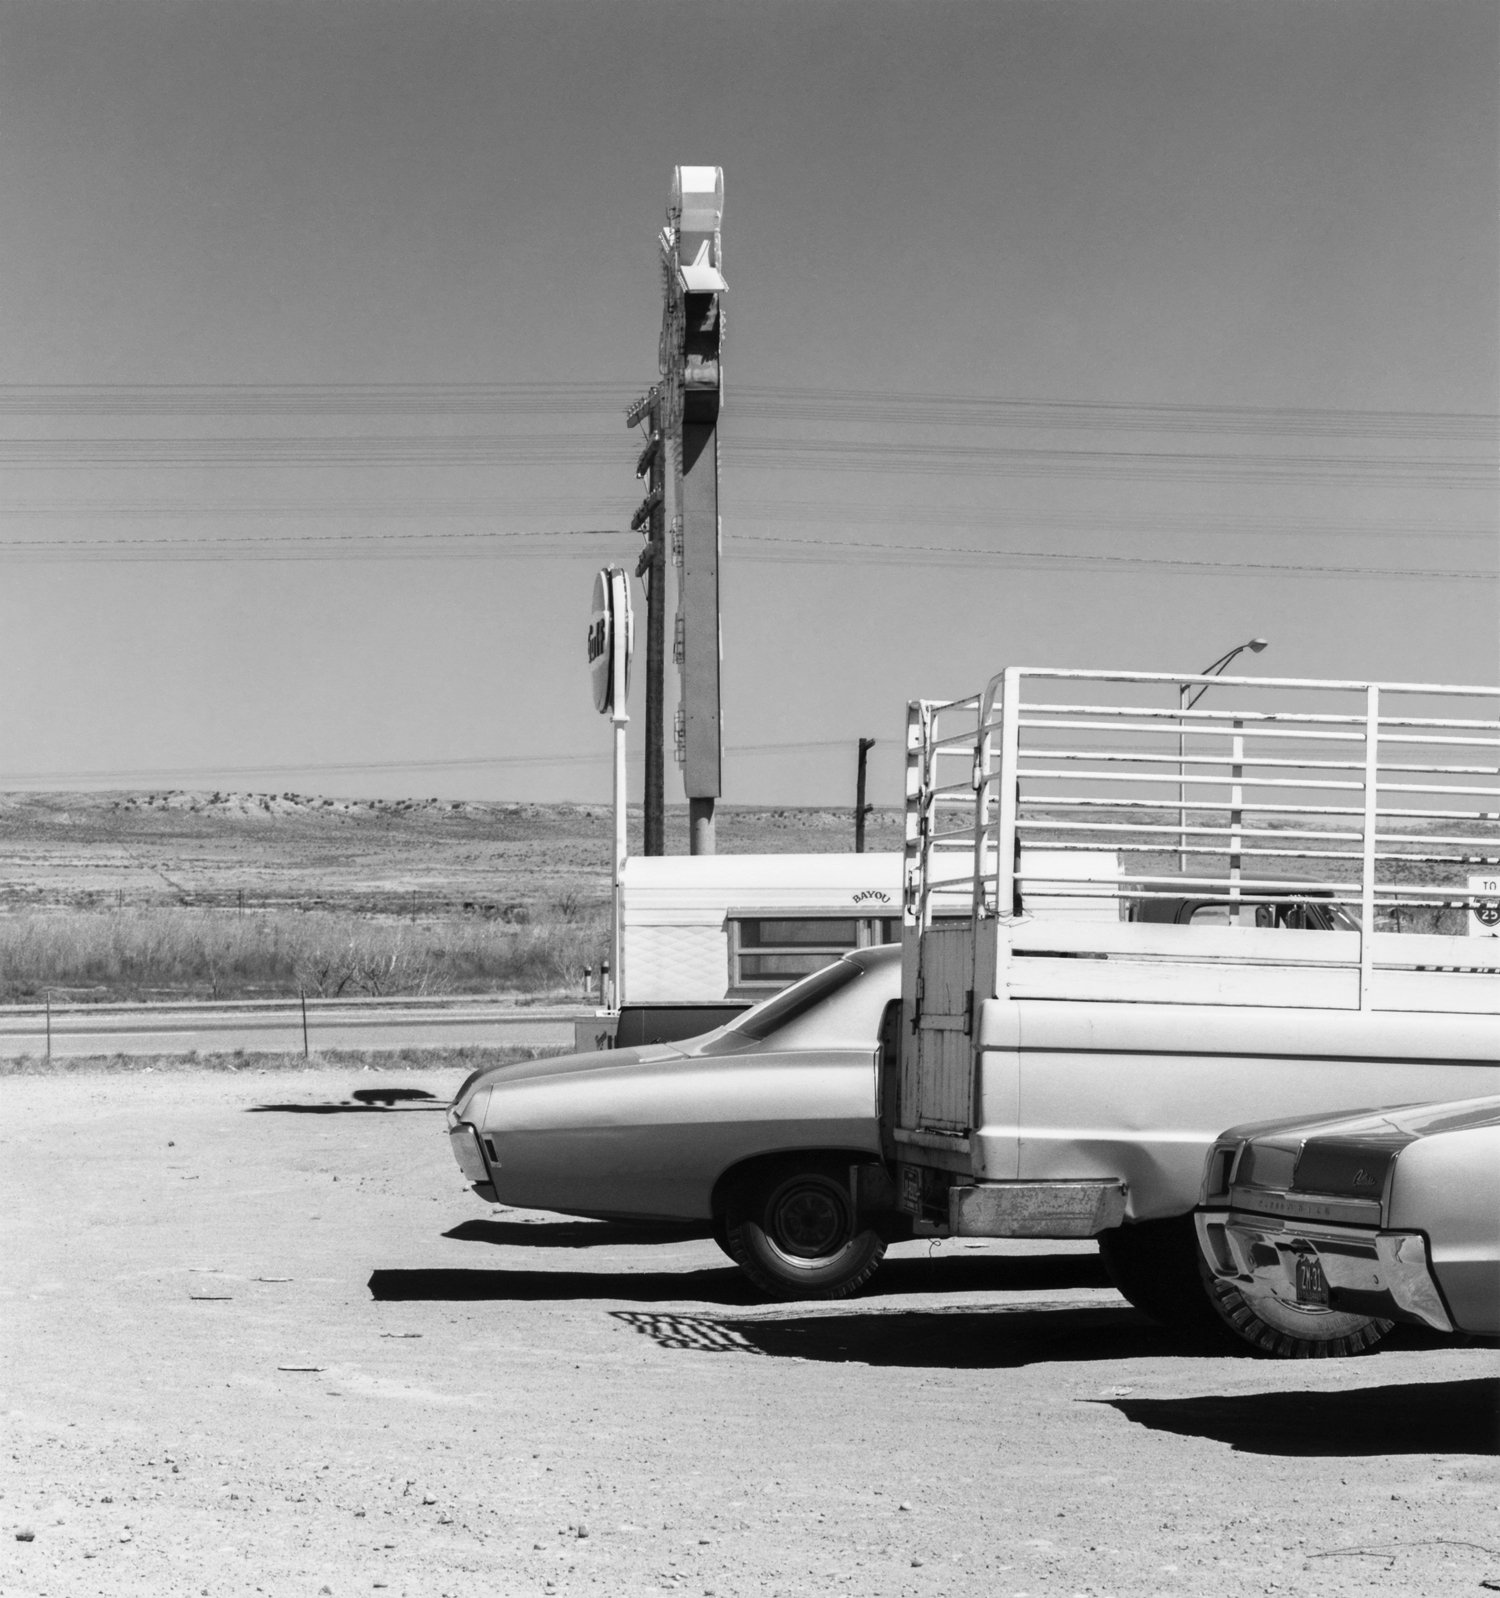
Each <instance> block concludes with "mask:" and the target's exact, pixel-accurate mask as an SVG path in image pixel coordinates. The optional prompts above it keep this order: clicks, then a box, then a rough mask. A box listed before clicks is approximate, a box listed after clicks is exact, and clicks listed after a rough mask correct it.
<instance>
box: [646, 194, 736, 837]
mask: <svg viewBox="0 0 1500 1598" xmlns="http://www.w3.org/2000/svg"><path fill="white" fill-rule="evenodd" d="M723 215H724V173H723V170H722V168H720V167H716V166H680V167H678V168H677V170H676V172H675V174H674V175H673V179H672V198H671V203H670V205H669V207H668V212H667V226H666V227H665V228H664V229H663V230H662V235H661V246H662V255H663V265H664V268H665V271H664V274H663V276H664V280H665V281H664V289H665V299H666V304H665V308H664V312H663V317H662V340H661V370H662V377H663V379H664V383H663V386H664V389H665V396H664V397H665V401H666V403H665V406H664V411H665V415H664V418H663V420H664V423H665V426H664V429H663V431H664V434H665V437H666V438H667V439H668V440H669V442H670V445H671V464H672V475H673V478H674V482H673V487H674V489H675V490H676V492H675V494H674V496H673V500H674V509H675V511H676V514H675V516H674V518H673V525H672V534H673V546H674V548H673V556H674V558H677V557H678V551H679V550H680V559H681V567H682V575H681V579H680V581H679V583H678V611H677V625H676V637H675V640H674V649H673V653H674V655H675V656H676V659H677V662H678V664H679V666H680V667H681V672H682V679H681V682H682V702H681V710H680V712H679V715H680V723H679V731H678V738H677V749H678V758H679V759H680V761H681V762H682V779H683V788H684V789H685V791H686V793H687V798H688V827H689V848H690V850H691V852H692V853H693V854H712V853H713V852H714V801H715V800H716V799H717V798H718V797H719V795H720V794H721V793H722V792H723V748H722V732H721V726H720V691H719V676H720V665H721V654H722V651H721V647H720V627H719V407H720V403H721V400H722V398H723V378H722V370H721V364H720V362H721V355H722V350H723V338H724V307H723V295H724V291H725V290H726V288H727V287H728V285H727V284H726V283H725V281H724V275H723V256H722V248H721V240H720V236H719V229H720V223H721V222H722V220H723Z"/></svg>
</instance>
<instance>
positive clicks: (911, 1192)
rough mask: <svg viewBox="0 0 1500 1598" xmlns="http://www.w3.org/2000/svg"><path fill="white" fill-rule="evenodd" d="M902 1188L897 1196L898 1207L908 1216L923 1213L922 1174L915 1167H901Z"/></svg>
mask: <svg viewBox="0 0 1500 1598" xmlns="http://www.w3.org/2000/svg"><path fill="white" fill-rule="evenodd" d="M899 1170H900V1174H901V1186H900V1189H899V1191H898V1193H897V1196H896V1207H897V1208H898V1209H900V1210H904V1211H905V1212H906V1214H908V1215H920V1214H921V1213H922V1173H921V1171H919V1170H918V1169H917V1167H916V1166H915V1165H903V1166H900V1167H899Z"/></svg>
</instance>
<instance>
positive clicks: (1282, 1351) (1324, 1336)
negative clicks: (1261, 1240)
mask: <svg viewBox="0 0 1500 1598" xmlns="http://www.w3.org/2000/svg"><path fill="white" fill-rule="evenodd" d="M1203 1272H1204V1278H1205V1279H1204V1286H1205V1287H1206V1288H1207V1289H1208V1293H1209V1297H1210V1299H1211V1300H1212V1303H1213V1307H1214V1309H1215V1310H1216V1311H1217V1312H1218V1315H1219V1318H1220V1320H1221V1321H1222V1322H1223V1324H1224V1325H1225V1326H1227V1327H1228V1328H1229V1330H1230V1331H1231V1332H1233V1333H1234V1334H1235V1336H1236V1337H1241V1338H1243V1339H1244V1340H1245V1341H1246V1342H1247V1343H1249V1344H1250V1345H1251V1347H1252V1348H1258V1349H1259V1350H1260V1351H1261V1353H1263V1354H1275V1355H1277V1356H1279V1357H1280V1358H1282V1359H1336V1358H1339V1357H1340V1356H1343V1355H1348V1354H1363V1353H1364V1352H1365V1351H1366V1350H1367V1349H1371V1348H1374V1346H1375V1345H1376V1344H1377V1343H1378V1342H1380V1341H1381V1339H1382V1338H1384V1337H1385V1335H1386V1334H1387V1333H1388V1332H1389V1331H1390V1330H1391V1329H1392V1327H1394V1326H1395V1324H1396V1323H1395V1322H1394V1321H1388V1320H1382V1319H1380V1318H1379V1317H1378V1316H1375V1315H1352V1314H1350V1313H1349V1312H1348V1311H1347V1310H1337V1309H1299V1308H1298V1307H1297V1306H1296V1305H1295V1304H1283V1303H1281V1302H1279V1301H1278V1300H1275V1299H1270V1300H1266V1299H1258V1300H1256V1302H1255V1303H1254V1304H1252V1303H1251V1302H1250V1300H1249V1299H1247V1298H1246V1297H1245V1295H1244V1294H1243V1293H1241V1292H1240V1290H1239V1288H1237V1287H1236V1286H1235V1285H1234V1283H1233V1282H1226V1281H1223V1280H1222V1279H1221V1278H1218V1277H1215V1276H1214V1275H1213V1274H1212V1273H1211V1272H1210V1271H1209V1269H1208V1267H1207V1266H1206V1265H1205V1266H1204V1267H1203Z"/></svg>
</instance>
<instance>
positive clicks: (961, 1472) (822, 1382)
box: [0, 1068, 1500, 1598]
mask: <svg viewBox="0 0 1500 1598" xmlns="http://www.w3.org/2000/svg"><path fill="white" fill-rule="evenodd" d="M459 1074H460V1073H459V1072H457V1071H439V1072H426V1073H423V1072H417V1071H413V1070H405V1069H397V1068H387V1069H381V1068H376V1069H367V1070H364V1071H351V1070H348V1069H345V1070H340V1071H327V1070H325V1071H309V1072H302V1073H292V1074H287V1073H276V1074H268V1075H260V1074H249V1073H240V1074H237V1075H228V1076H226V1075H223V1074H208V1073H203V1074H192V1073H185V1074H171V1075H166V1074H161V1075H158V1074H144V1075H137V1076H129V1077H122V1076H105V1075H99V1076H69V1077H66V1078H55V1079H49V1078H28V1077H19V1078H10V1079H7V1080H5V1081H3V1082H0V1112H3V1113H0V1180H3V1182H4V1200H5V1202H4V1215H5V1238H4V1241H5V1250H4V1257H5V1260H6V1265H7V1268H6V1270H5V1273H4V1279H3V1291H4V1295H5V1298H4V1310H3V1323H4V1370H3V1379H4V1395H3V1401H0V1410H3V1411H4V1413H5V1417H6V1447H5V1449H4V1451H3V1456H0V1466H3V1468H0V1488H3V1497H0V1593H4V1594H7V1595H9V1594H16V1595H21V1594H25V1595H32V1594H48V1595H57V1598H82V1595H89V1594H99V1595H105V1598H116V1595H134V1594H142V1595H152V1598H157V1595H161V1598H167V1595H178V1594H183V1595H188V1594H191V1595H195V1598H196V1595H207V1598H220V1595H229V1594H249V1593H266V1594H275V1595H278V1598H280V1595H287V1598H291V1595H303V1594H306V1595H309V1598H312V1595H319V1594H337V1595H345V1594H356V1593H358V1594H369V1593H374V1592H385V1593H389V1594H391V1595H397V1594H408V1595H411V1598H428V1595H432V1598H441V1595H449V1594H451V1595H454V1598H470V1595H476V1598H477V1595H480V1594H486V1595H492V1594H504V1595H510V1594H538V1595H541V1594H547V1593H556V1594H559V1595H566V1594H575V1593H601V1594H603V1593H607V1594H611V1595H615V1594H624V1595H629V1594H636V1593H661V1592H681V1593H689V1594H694V1595H698V1594H705V1595H706V1594H712V1595H714V1598H738V1595H741V1594H747V1595H748V1594H755V1595H760V1594H766V1595H774V1594H796V1595H803V1594H809V1595H810V1594H819V1595H821V1594H826V1593H837V1592H840V1591H848V1592H851V1593H861V1594H877V1595H881V1598H885V1595H890V1598H896V1595H907V1594H910V1595H913V1598H917V1595H927V1594H933V1595H940V1594H941V1595H948V1594H970V1593H973V1594H980V1593H983V1594H985V1595H987V1598H988V1595H993V1598H1010V1595H1012V1594H1029V1595H1035V1598H1042V1595H1047V1598H1050V1595H1053V1594H1062V1595H1071V1594H1090V1595H1107V1594H1118V1595H1136V1594H1181V1595H1199V1594H1205V1595H1206V1594H1214V1595H1218V1594H1234V1595H1238V1594H1250V1593H1287V1594H1293V1593H1295V1594H1298V1595H1302V1594H1319V1595H1321V1594H1328V1595H1342V1594H1349V1595H1353V1594H1366V1593H1379V1594H1395V1593H1412V1594H1423V1595H1438V1594H1449V1593H1464V1594H1472V1595H1474V1598H1481V1595H1482V1594H1483V1592H1484V1591H1485V1590H1487V1589H1488V1590H1495V1589H1500V1518H1497V1516H1496V1513H1495V1508H1496V1471H1495V1454H1496V1448H1497V1434H1500V1425H1497V1414H1500V1380H1497V1369H1500V1366H1497V1360H1496V1352H1495V1349H1494V1347H1493V1345H1487V1346H1486V1345H1478V1344H1472V1343H1468V1344H1459V1343H1453V1342H1449V1341H1445V1340H1441V1339H1437V1338H1427V1337H1422V1336H1419V1335H1417V1334H1411V1335H1409V1336H1403V1337H1402V1338H1401V1339H1400V1340H1399V1341H1398V1342H1397V1343H1395V1344H1390V1345H1387V1347H1386V1350H1385V1351H1383V1352H1380V1353H1377V1354H1375V1355H1373V1356H1370V1357H1367V1358H1363V1359H1355V1360H1347V1361H1323V1362H1317V1363H1312V1364H1307V1363H1300V1364H1299V1363H1275V1362H1270V1361H1265V1360H1260V1359H1256V1358H1252V1357H1244V1358H1236V1357H1232V1356H1230V1357H1226V1356H1223V1355H1220V1354H1217V1353H1214V1352H1211V1351H1208V1350H1205V1349H1203V1348H1200V1347H1195V1346H1194V1345H1192V1344H1190V1343H1188V1342H1186V1341H1184V1339H1183V1338H1181V1337H1180V1336H1177V1335H1175V1334H1174V1333H1172V1332H1169V1331H1166V1330H1163V1329H1161V1328H1159V1327H1155V1326H1153V1325H1151V1324H1150V1323H1149V1322H1148V1321H1146V1320H1145V1319H1144V1318H1142V1317H1141V1316H1139V1315H1137V1314H1136V1313H1135V1312H1134V1311H1132V1310H1130V1309H1129V1308H1128V1307H1127V1306H1126V1305H1125V1304H1124V1303H1123V1302H1122V1300H1120V1299H1119V1298H1118V1297H1117V1296H1116V1295H1115V1293H1114V1292H1113V1291H1112V1290H1111V1289H1110V1288H1109V1287H1108V1285H1107V1284H1106V1282H1105V1279H1104V1276H1103V1273H1102V1271H1101V1269H1100V1265H1099V1261H1098V1257H1097V1254H1096V1252H1095V1250H1094V1249H1093V1247H1092V1245H1087V1244H1075V1245H1069V1244H1051V1243H1044V1244H989V1243H986V1244H973V1243H958V1242H950V1243H945V1244H942V1245H938V1246H935V1247H929V1246H927V1245H919V1244H908V1245H905V1246H903V1247H902V1248H900V1249H897V1250H893V1251H892V1256H891V1258H890V1260H889V1261H888V1263H887V1265H886V1267H885V1268H884V1269H883V1270H882V1272H881V1273H880V1275H878V1276H877V1278H876V1279H875V1281H874V1283H873V1284H872V1287H873V1288H874V1289H875V1291H873V1292H872V1293H871V1294H870V1295H869V1296H866V1297H864V1298H861V1299H859V1300H857V1301H855V1302H853V1303H849V1304H842V1305H831V1306H830V1305H795V1306H785V1305H780V1306H766V1305H759V1304H756V1303H754V1302H753V1301H752V1299H751V1297H750V1295H749V1293H748V1292H747V1291H746V1290H745V1288H744V1287H743V1285H742V1283H741V1279H740V1277H739V1275H738V1273H737V1272H735V1271H734V1270H733V1268H732V1267H730V1266H729V1265H728V1262H727V1261H726V1260H724V1258H723V1257H722V1255H720V1254H719V1252H718V1250H717V1249H716V1248H715V1246H714V1244H713V1243H712V1242H711V1241H709V1240H707V1239H703V1238H694V1237H679V1238H674V1239H671V1240H668V1241H659V1240H657V1239H655V1238H651V1237H647V1236H644V1235H641V1234H639V1233H636V1232H634V1231H632V1230H631V1229H630V1228H626V1227H618V1226H606V1225H603V1224H600V1223H593V1222H580V1221H568V1220H565V1219H562V1218H559V1217H555V1216H542V1215H536V1214H532V1213H529V1212H523V1211H516V1210H491V1209H489V1208H488V1207H485V1206H482V1205H481V1204H480V1203H479V1202H478V1201H477V1200H476V1199H475V1198H474V1196H473V1195H472V1194H471V1193H470V1192H469V1191H468V1190H467V1188H465V1187H464V1185H463V1183H462V1180H461V1179H460V1177H459V1176H458V1173H457V1171H456V1169H455V1168H454V1167H453V1165H452V1162H451V1159H450V1157H449V1154H448V1151H447V1146H446V1141H445V1139H444V1138H443V1136H442V1135H441V1134H442V1117H441V1115H440V1114H439V1113H438V1111H439V1110H440V1108H441V1106H442V1105H443V1104H444V1103H445V1102H446V1098H447V1095H448V1094H449V1092H450V1091H451V1090H452V1089H453V1088H454V1087H455V1086H456V1085H457V1080H458V1076H459ZM426 1095H432V1096H431V1097H427V1096H426Z"/></svg>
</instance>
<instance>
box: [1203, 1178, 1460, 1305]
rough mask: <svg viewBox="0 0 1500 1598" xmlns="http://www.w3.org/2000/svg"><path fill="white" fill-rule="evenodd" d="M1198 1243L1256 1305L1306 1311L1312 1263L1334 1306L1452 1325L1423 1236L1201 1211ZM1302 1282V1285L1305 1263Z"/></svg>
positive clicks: (1213, 1266) (1219, 1273)
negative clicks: (1265, 1303) (1273, 1303)
mask: <svg viewBox="0 0 1500 1598" xmlns="http://www.w3.org/2000/svg"><path fill="white" fill-rule="evenodd" d="M1196 1220H1197V1223H1198V1242H1199V1245H1200V1247H1201V1248H1202V1250H1203V1258H1204V1260H1205V1261H1206V1262H1207V1264H1208V1268H1209V1269H1210V1270H1211V1271H1212V1272H1213V1274H1214V1275H1215V1276H1216V1277H1217V1278H1218V1279H1219V1280H1220V1281H1225V1282H1232V1283H1233V1284H1234V1285H1235V1286H1236V1287H1237V1288H1238V1289H1239V1290H1240V1292H1241V1293H1243V1294H1244V1296H1245V1297H1246V1298H1247V1299H1249V1300H1250V1301H1251V1302H1252V1303H1253V1302H1254V1301H1255V1300H1257V1299H1276V1300H1279V1301H1280V1302H1281V1303H1283V1304H1288V1305H1292V1306H1297V1307H1303V1308H1306V1307H1308V1306H1309V1305H1310V1304H1315V1303H1316V1302H1317V1300H1316V1299H1310V1298H1308V1297H1307V1296H1305V1293H1306V1283H1305V1279H1306V1277H1307V1275H1308V1263H1309V1262H1311V1261H1316V1263H1317V1266H1318V1268H1319V1270H1320V1272H1321V1278H1322V1281H1323V1283H1326V1286H1327V1308H1329V1309H1334V1310H1347V1311H1351V1312H1354V1313H1356V1314H1361V1315H1379V1316H1383V1317H1388V1318H1390V1319H1392V1320H1401V1321H1415V1322H1416V1323H1417V1324H1418V1325H1421V1326H1432V1327H1435V1328H1436V1329H1437V1330H1438V1331H1440V1332H1451V1331H1452V1330H1453V1329H1454V1328H1453V1322H1452V1320H1451V1319H1450V1318H1449V1315H1448V1311H1447V1309H1446V1307H1445V1306H1444V1304H1443V1299H1442V1295H1441V1293H1440V1292H1439V1291H1438V1287H1437V1283H1436V1281H1435V1280H1434V1279H1433V1275H1432V1263H1431V1260H1430V1259H1429V1257H1428V1252H1427V1239H1426V1238H1425V1237H1423V1236H1422V1234H1421V1233H1420V1232H1379V1231H1373V1230H1371V1229H1370V1228H1368V1227H1353V1226H1335V1225H1317V1226H1314V1225H1310V1224H1308V1223H1306V1222H1296V1221H1293V1222H1287V1221H1283V1220H1279V1219H1276V1218H1273V1217H1270V1216H1264V1215H1249V1214H1245V1213H1244V1212H1242V1211H1238V1210H1223V1209H1220V1210H1199V1211H1198V1214H1197V1216H1196ZM1299 1260H1300V1261H1302V1262H1304V1264H1303V1270H1302V1272H1301V1273H1300V1274H1301V1276H1302V1278H1303V1281H1302V1284H1301V1285H1300V1287H1299V1271H1298V1262H1299Z"/></svg>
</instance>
